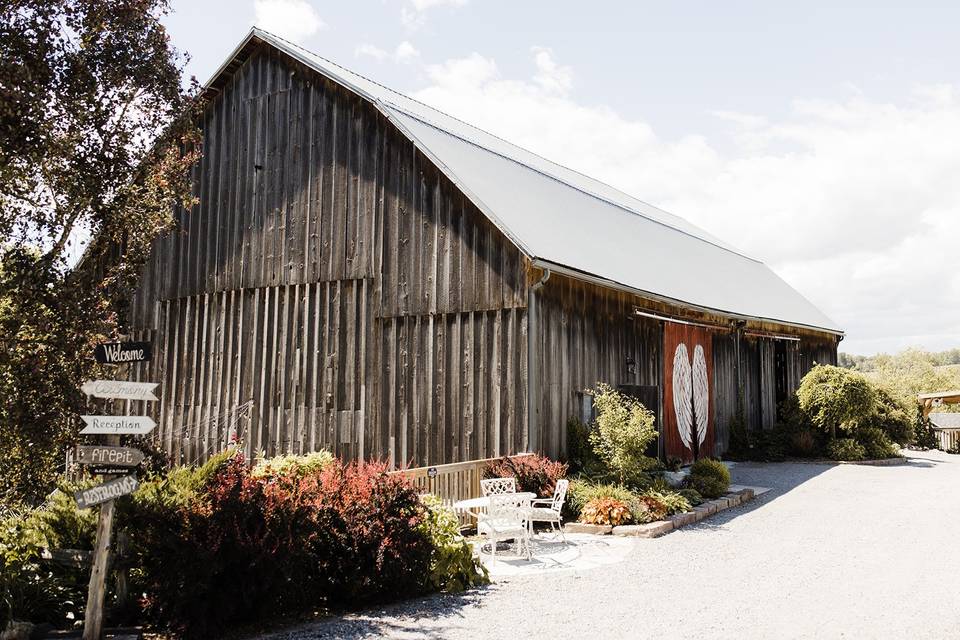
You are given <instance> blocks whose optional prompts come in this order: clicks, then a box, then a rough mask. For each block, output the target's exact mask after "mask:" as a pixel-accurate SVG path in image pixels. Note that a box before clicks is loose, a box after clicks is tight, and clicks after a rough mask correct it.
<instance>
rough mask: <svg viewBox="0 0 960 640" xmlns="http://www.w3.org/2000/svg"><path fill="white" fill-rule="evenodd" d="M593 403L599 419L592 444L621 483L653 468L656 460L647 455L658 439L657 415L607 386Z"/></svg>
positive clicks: (598, 389)
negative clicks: (655, 425) (655, 423)
mask: <svg viewBox="0 0 960 640" xmlns="http://www.w3.org/2000/svg"><path fill="white" fill-rule="evenodd" d="M593 403H594V406H595V407H596V409H597V419H596V426H595V428H594V430H593V431H592V432H591V433H590V442H591V444H593V448H594V451H596V453H597V455H598V456H599V457H600V459H601V460H603V462H604V463H606V465H607V466H608V467H609V469H610V470H611V471H612V472H613V473H615V474H616V475H618V476H619V479H620V483H621V484H623V483H625V482H626V481H627V480H628V479H629V477H630V476H633V475H635V474H637V473H638V472H643V471H645V470H646V469H650V468H651V467H653V466H654V465H655V464H656V460H654V459H653V458H650V457H648V456H647V455H646V451H647V447H648V446H649V445H650V443H651V442H653V441H654V440H655V439H656V437H657V432H656V430H655V429H654V428H653V425H654V421H655V418H654V415H653V412H651V411H650V410H649V409H647V408H646V407H644V406H643V405H642V404H641V403H640V402H638V401H637V400H635V399H634V398H630V397H628V396H625V395H623V394H621V393H619V392H618V391H616V390H615V389H613V388H612V387H610V386H609V385H606V384H600V385H598V386H597V389H596V391H595V395H594V398H593Z"/></svg>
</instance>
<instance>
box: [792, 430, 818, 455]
mask: <svg viewBox="0 0 960 640" xmlns="http://www.w3.org/2000/svg"><path fill="white" fill-rule="evenodd" d="M819 449H820V447H819V443H818V442H817V437H816V434H815V433H814V432H813V431H811V430H810V429H799V430H797V431H794V432H793V433H791V434H790V452H791V453H792V454H793V455H795V456H797V457H800V458H813V457H816V456H817V454H818V452H819Z"/></svg>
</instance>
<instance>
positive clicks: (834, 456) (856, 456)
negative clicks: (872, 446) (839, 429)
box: [827, 438, 867, 461]
mask: <svg viewBox="0 0 960 640" xmlns="http://www.w3.org/2000/svg"><path fill="white" fill-rule="evenodd" d="M866 455H867V450H866V449H864V447H863V445H861V444H860V443H859V442H857V441H856V440H854V439H853V438H836V439H835V440H831V441H830V442H828V443H827V456H828V457H829V458H830V459H831V460H848V461H849V460H863V459H864V458H865V457H866Z"/></svg>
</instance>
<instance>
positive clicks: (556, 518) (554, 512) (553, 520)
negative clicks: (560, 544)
mask: <svg viewBox="0 0 960 640" xmlns="http://www.w3.org/2000/svg"><path fill="white" fill-rule="evenodd" d="M569 487H570V481H569V480H567V479H566V478H564V479H561V480H557V485H556V486H555V487H554V488H553V497H552V498H539V499H537V500H534V501H533V502H532V503H531V509H530V513H529V518H530V521H531V522H549V523H550V531H551V532H552V531H554V526H556V528H557V530H559V531H560V538H561V539H562V540H563V541H564V542H566V540H567V539H566V537H565V536H564V535H563V516H562V515H561V512H562V511H563V502H564V500H566V499H567V489H568V488H569Z"/></svg>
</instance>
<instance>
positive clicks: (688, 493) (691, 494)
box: [677, 488, 703, 507]
mask: <svg viewBox="0 0 960 640" xmlns="http://www.w3.org/2000/svg"><path fill="white" fill-rule="evenodd" d="M677 493H678V494H680V495H681V496H683V497H684V498H686V500H687V502H689V503H690V506H691V507H696V506H699V505H701V504H703V496H702V495H700V492H699V491H697V490H696V489H690V488H686V489H680V490H679V491H677Z"/></svg>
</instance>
